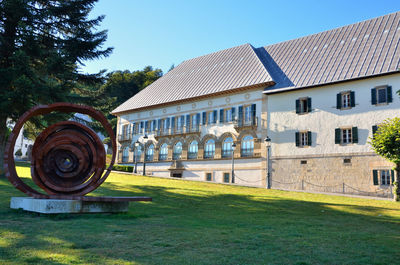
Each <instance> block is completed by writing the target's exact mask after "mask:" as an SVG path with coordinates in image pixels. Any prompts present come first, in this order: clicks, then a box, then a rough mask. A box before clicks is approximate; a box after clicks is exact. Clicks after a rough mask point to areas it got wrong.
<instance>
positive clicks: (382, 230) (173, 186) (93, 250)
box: [0, 167, 400, 264]
mask: <svg viewBox="0 0 400 265" xmlns="http://www.w3.org/2000/svg"><path fill="white" fill-rule="evenodd" d="M18 172H19V173H20V175H21V176H29V168H28V167H18ZM21 195H22V193H20V192H19V191H18V190H16V189H15V188H14V187H12V186H11V184H9V183H8V181H7V180H5V179H1V180H0V264H395V263H397V264H399V263H400V203H395V202H391V201H377V200H369V199H368V200H367V199H358V198H347V197H339V196H327V195H319V194H307V193H296V192H284V191H275V190H266V189H258V188H245V187H236V186H227V185H221V184H212V183H199V182H189V181H180V180H171V179H160V178H148V177H140V176H129V175H122V174H121V175H120V174H112V175H111V176H110V177H109V179H108V180H107V182H106V183H104V184H103V185H102V187H101V188H99V189H98V190H97V191H96V192H95V195H107V196H151V197H153V202H136V203H135V202H133V203H131V204H130V208H129V213H127V214H113V215H112V214H90V215H56V216H44V215H38V214H33V213H25V212H22V211H15V210H11V209H9V198H10V197H11V196H21Z"/></svg>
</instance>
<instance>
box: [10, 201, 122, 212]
mask: <svg viewBox="0 0 400 265" xmlns="http://www.w3.org/2000/svg"><path fill="white" fill-rule="evenodd" d="M128 206H129V201H82V200H60V199H34V198H31V197H12V198H11V202H10V208H11V209H23V210H25V211H29V212H36V213H45V214H59V213H120V212H127V211H128Z"/></svg>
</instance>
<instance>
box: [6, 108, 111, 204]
mask: <svg viewBox="0 0 400 265" xmlns="http://www.w3.org/2000/svg"><path fill="white" fill-rule="evenodd" d="M53 111H58V112H64V113H71V112H76V113H82V114H86V115H89V116H91V117H92V118H94V119H95V120H97V121H99V122H100V123H101V124H102V126H103V127H104V128H105V130H106V132H107V133H108V135H109V136H110V138H111V143H112V150H113V154H112V158H111V163H110V165H109V167H108V168H107V170H106V172H105V174H104V175H103V172H104V170H105V162H106V153H105V150H104V146H103V143H102V142H101V140H100V139H99V137H98V136H97V135H96V133H95V132H94V131H93V130H92V129H90V128H88V127H86V126H84V125H82V124H80V123H78V122H74V121H63V122H58V123H56V124H54V125H51V126H50V127H48V128H46V129H45V130H44V131H43V132H42V133H41V134H40V135H39V136H38V137H37V139H36V141H35V143H34V145H33V149H32V160H31V175H32V179H33V181H34V183H35V184H36V185H37V186H39V187H40V188H41V189H43V190H44V191H45V192H46V194H44V193H41V192H39V191H37V190H35V189H33V188H32V187H30V186H28V185H27V184H25V183H24V182H23V181H22V180H21V179H20V178H19V176H18V174H17V172H16V169H15V161H14V145H15V142H16V140H17V138H18V135H19V133H20V130H21V128H22V127H23V125H24V123H25V122H26V121H27V120H29V119H30V118H32V117H34V116H37V115H45V114H48V113H50V112H53ZM115 150H116V142H115V135H114V132H113V130H112V128H111V125H110V124H109V123H108V122H107V119H106V118H105V117H104V115H103V114H101V113H100V112H99V111H96V110H95V109H93V108H91V107H89V106H82V105H76V104H71V103H55V104H51V105H42V106H36V107H34V108H32V109H31V110H29V111H27V112H25V113H24V114H23V115H22V117H21V118H20V119H19V120H18V122H17V123H16V124H15V126H14V129H13V131H12V133H11V135H10V136H9V139H8V142H7V145H6V152H5V155H4V161H5V163H4V167H5V173H6V176H7V178H8V179H9V181H10V182H11V183H12V184H13V185H14V186H15V187H16V188H17V189H19V190H20V191H22V192H24V193H26V194H28V195H29V196H32V197H34V198H38V199H44V198H58V199H84V200H90V198H94V197H84V195H86V194H87V193H89V192H91V191H93V190H95V189H96V188H97V187H98V186H100V185H101V184H102V183H103V182H104V181H105V180H106V178H107V177H108V175H109V174H110V172H111V169H112V167H113V164H114V162H115Z"/></svg>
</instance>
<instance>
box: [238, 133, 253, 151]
mask: <svg viewBox="0 0 400 265" xmlns="http://www.w3.org/2000/svg"><path fill="white" fill-rule="evenodd" d="M240 152H241V155H242V156H253V152H254V138H253V136H251V135H246V136H245V137H243V139H242V143H241V150H240Z"/></svg>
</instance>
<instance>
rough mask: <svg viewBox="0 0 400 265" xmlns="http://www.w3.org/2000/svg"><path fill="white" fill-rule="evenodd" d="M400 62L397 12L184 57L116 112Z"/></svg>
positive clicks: (336, 78)
mask: <svg viewBox="0 0 400 265" xmlns="http://www.w3.org/2000/svg"><path fill="white" fill-rule="evenodd" d="M399 64H400V12H396V13H392V14H388V15H385V16H381V17H377V18H373V19H370V20H366V21H362V22H359V23H355V24H352V25H348V26H344V27H341V28H336V29H332V30H329V31H324V32H321V33H317V34H313V35H309V36H306V37H302V38H298V39H294V40H290V41H285V42H281V43H277V44H273V45H269V46H265V47H261V48H257V49H254V48H253V47H252V46H251V45H250V44H244V45H241V46H238V47H234V48H230V49H226V50H222V51H219V52H215V53H211V54H208V55H204V56H201V57H197V58H194V59H191V60H188V61H184V62H183V63H181V64H180V65H178V66H177V67H175V68H174V69H173V70H171V71H170V72H168V73H166V74H165V75H164V76H163V77H161V78H159V79H158V80H157V81H155V82H154V83H152V84H151V85H149V86H148V87H146V88H145V89H143V90H142V91H140V92H139V93H138V94H136V95H135V96H133V97H132V98H130V99H129V100H127V101H126V102H124V103H123V104H122V105H120V106H119V107H117V108H116V109H115V110H114V111H113V112H112V113H113V114H116V113H121V112H125V111H130V110H137V109H141V108H146V107H151V106H158V105H161V104H165V103H173V102H179V101H181V100H185V99H195V98H198V97H201V96H206V95H212V94H217V93H220V92H224V91H230V90H234V89H239V88H246V87H251V86H261V85H264V86H266V89H265V91H264V93H276V92H281V91H287V90H292V89H298V88H303V87H310V86H317V85H324V84H329V83H335V82H341V81H346V80H352V79H359V78H364V77H369V76H374V75H382V74H388V73H393V72H399V67H400V65H399ZM270 85H273V86H270Z"/></svg>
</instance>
